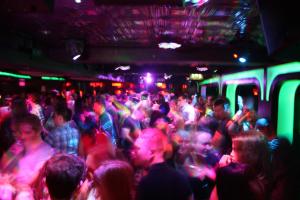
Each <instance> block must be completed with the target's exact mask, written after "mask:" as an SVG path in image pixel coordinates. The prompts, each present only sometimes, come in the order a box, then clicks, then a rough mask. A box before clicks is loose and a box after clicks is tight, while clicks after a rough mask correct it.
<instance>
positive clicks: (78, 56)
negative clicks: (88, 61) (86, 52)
mask: <svg viewBox="0 0 300 200" xmlns="http://www.w3.org/2000/svg"><path fill="white" fill-rule="evenodd" d="M80 56H81V54H77V55H76V56H74V57H73V60H77V59H78V58H80Z"/></svg>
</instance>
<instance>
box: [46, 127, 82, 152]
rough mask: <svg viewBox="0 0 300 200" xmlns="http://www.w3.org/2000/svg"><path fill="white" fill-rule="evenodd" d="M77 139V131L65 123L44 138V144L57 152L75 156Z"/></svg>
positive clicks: (78, 137) (78, 136) (78, 135)
mask: <svg viewBox="0 0 300 200" xmlns="http://www.w3.org/2000/svg"><path fill="white" fill-rule="evenodd" d="M79 139H80V134H79V131H78V130H77V129H76V128H74V126H71V124H70V122H67V123H65V124H64V125H63V126H60V127H57V128H55V129H54V130H53V131H51V132H50V133H49V134H48V135H47V136H46V137H45V142H47V143H48V144H50V145H51V146H52V147H53V148H55V149H56V150H58V151H59V152H63V153H68V154H74V155H77V154H78V145H79Z"/></svg>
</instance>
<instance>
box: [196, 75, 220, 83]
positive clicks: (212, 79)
mask: <svg viewBox="0 0 300 200" xmlns="http://www.w3.org/2000/svg"><path fill="white" fill-rule="evenodd" d="M212 83H218V84H220V77H219V76H217V77H214V78H210V79H206V80H203V81H201V82H200V85H206V84H212Z"/></svg>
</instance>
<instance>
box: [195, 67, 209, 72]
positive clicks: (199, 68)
mask: <svg viewBox="0 0 300 200" xmlns="http://www.w3.org/2000/svg"><path fill="white" fill-rule="evenodd" d="M196 69H197V71H199V72H205V71H207V70H208V68H207V67H196Z"/></svg>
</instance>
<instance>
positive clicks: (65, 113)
mask: <svg viewBox="0 0 300 200" xmlns="http://www.w3.org/2000/svg"><path fill="white" fill-rule="evenodd" d="M54 113H55V114H56V115H59V116H62V117H63V119H64V121H66V122H67V121H70V120H71V117H72V111H71V110H70V109H69V108H68V107H66V106H62V105H61V106H56V107H55V110H54Z"/></svg>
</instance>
